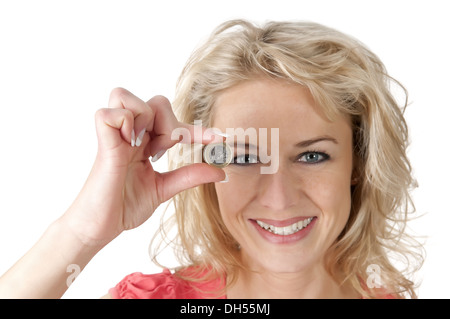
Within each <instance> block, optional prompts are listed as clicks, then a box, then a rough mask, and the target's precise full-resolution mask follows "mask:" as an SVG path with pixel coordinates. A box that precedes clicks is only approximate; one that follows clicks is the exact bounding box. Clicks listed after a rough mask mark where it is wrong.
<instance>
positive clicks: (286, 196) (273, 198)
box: [258, 166, 301, 211]
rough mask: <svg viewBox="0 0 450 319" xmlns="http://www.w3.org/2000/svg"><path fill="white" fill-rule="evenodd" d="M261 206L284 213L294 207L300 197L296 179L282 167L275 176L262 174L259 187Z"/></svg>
mask: <svg viewBox="0 0 450 319" xmlns="http://www.w3.org/2000/svg"><path fill="white" fill-rule="evenodd" d="M258 190H259V191H258V199H259V202H260V204H261V205H262V206H263V207H265V208H267V209H270V210H273V211H284V210H286V209H288V208H290V207H292V206H294V205H296V202H297V200H298V197H299V196H300V194H299V192H301V190H299V189H298V183H296V182H295V177H294V176H293V175H292V174H289V172H287V171H285V170H284V169H283V168H282V167H281V166H280V167H279V169H278V171H277V172H276V173H275V174H262V175H261V180H260V185H259V187H258Z"/></svg>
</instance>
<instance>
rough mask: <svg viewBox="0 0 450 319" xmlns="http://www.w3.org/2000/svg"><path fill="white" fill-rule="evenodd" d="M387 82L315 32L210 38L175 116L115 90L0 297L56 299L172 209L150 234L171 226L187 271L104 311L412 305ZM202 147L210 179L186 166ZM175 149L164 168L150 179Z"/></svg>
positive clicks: (351, 45)
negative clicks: (324, 301) (88, 146)
mask: <svg viewBox="0 0 450 319" xmlns="http://www.w3.org/2000/svg"><path fill="white" fill-rule="evenodd" d="M392 84H397V85H399V83H397V82H396V81H395V80H393V79H392V78H390V77H389V76H388V75H387V71H386V70H385V68H384V66H383V64H382V63H381V61H380V60H379V59H378V58H377V56H376V55H374V54H373V53H372V52H371V51H369V50H368V49H367V48H366V47H365V46H364V45H362V44H361V43H360V42H359V41H357V40H355V39H353V38H351V37H349V36H347V35H345V34H342V33H340V32H338V31H336V30H333V29H330V28H327V27H325V26H322V25H319V24H314V23H304V22H269V23H266V24H265V25H263V26H261V27H259V26H256V25H254V24H251V23H249V22H247V21H243V20H233V21H229V22H226V23H224V24H222V25H220V26H219V27H218V28H217V29H216V30H215V31H214V33H213V34H212V35H211V37H210V38H209V39H208V40H207V41H206V43H204V45H202V46H201V47H199V48H198V49H197V50H196V51H195V52H194V53H193V55H192V56H191V58H190V59H189V61H188V63H187V65H186V67H185V68H184V70H183V72H182V74H181V77H180V79H179V82H178V87H177V94H176V98H175V100H174V103H173V106H174V110H175V112H176V113H177V115H178V118H177V117H176V115H175V113H174V111H173V109H172V105H171V104H170V102H169V101H168V100H167V99H166V98H165V97H162V96H155V97H154V98H152V99H150V100H149V101H147V102H144V101H142V100H141V99H139V98H137V97H136V96H135V95H133V94H132V93H130V92H129V91H127V90H125V89H122V88H117V89H114V90H113V91H112V92H111V96H110V101H109V108H105V109H100V110H98V112H97V113H96V116H95V118H96V128H97V138H98V153H97V157H96V159H95V162H94V165H93V168H92V170H91V173H90V175H89V177H88V179H87V181H86V183H85V185H84V186H83V188H82V190H81V192H80V194H79V195H78V197H77V198H76V200H75V201H74V202H73V204H72V205H71V206H70V208H69V209H68V210H67V211H66V213H65V214H64V215H63V216H61V217H60V218H59V219H58V220H56V221H55V222H54V223H53V224H52V225H51V226H50V227H49V228H48V230H47V231H46V232H45V233H44V235H43V236H42V238H41V239H40V240H39V241H38V242H37V243H36V245H35V246H34V247H33V248H32V249H31V250H30V251H29V252H28V253H27V254H25V256H24V257H23V258H22V259H20V260H19V261H18V262H17V263H16V264H15V265H14V266H13V267H12V268H11V269H10V270H9V271H8V272H7V273H5V274H4V275H3V276H2V277H1V278H0V297H20V298H24V297H60V296H61V295H62V294H63V293H64V292H65V291H66V289H67V288H68V286H69V284H70V283H71V282H72V281H73V280H72V276H71V280H68V278H67V271H68V269H72V270H73V269H76V273H77V274H78V273H79V272H80V271H81V270H82V269H83V268H84V267H85V266H86V264H87V263H88V262H89V261H90V260H91V259H92V258H93V256H94V255H95V254H97V253H98V252H99V251H100V250H101V249H102V248H103V247H104V246H105V245H107V244H108V243H110V242H111V241H112V240H113V239H114V238H116V237H117V236H118V235H119V234H121V233H122V232H123V231H125V230H129V229H133V228H136V227H138V226H139V225H141V224H142V223H144V222H145V221H147V220H148V219H149V218H150V217H151V215H152V214H153V212H154V211H155V209H156V208H157V207H158V206H159V205H160V204H162V203H163V202H165V201H168V200H170V199H173V203H174V207H175V215H174V217H173V219H171V220H169V221H168V223H167V224H165V225H163V226H162V227H161V228H160V233H159V234H157V235H161V236H162V239H163V240H166V239H167V238H166V236H168V234H171V232H170V229H169V227H170V226H171V225H176V227H177V232H176V235H175V236H176V237H175V238H174V239H173V240H172V238H168V239H167V240H168V241H169V242H171V243H173V244H174V245H175V247H174V248H175V251H176V252H177V253H178V259H179V262H180V264H181V266H180V267H179V268H177V269H174V270H175V271H174V272H171V271H170V270H169V269H168V268H166V269H164V271H163V272H162V273H159V274H150V275H145V274H142V273H132V274H130V275H128V276H126V277H125V278H124V279H123V280H122V281H120V282H119V283H118V284H117V285H116V286H115V287H113V288H111V289H110V290H109V294H108V295H107V297H113V298H392V297H394V298H402V297H408V296H409V297H416V294H415V291H414V289H415V286H414V283H413V282H412V281H411V280H410V278H409V275H410V273H408V272H407V271H410V272H414V271H415V270H416V269H417V267H419V266H420V265H421V263H422V251H421V249H420V248H421V247H420V246H419V245H418V244H416V242H415V241H414V240H413V239H412V238H411V237H409V236H408V235H407V234H406V233H405V225H406V221H407V219H408V217H409V213H410V212H411V211H412V210H413V208H414V206H413V204H412V201H411V198H410V195H409V191H410V189H411V188H412V187H413V186H414V179H413V178H412V176H411V168H410V164H409V161H408V158H407V156H406V147H407V144H408V130H407V126H406V123H405V120H404V118H403V107H402V106H401V105H399V104H398V103H397V101H396V100H395V99H394V98H393V96H392V94H391V92H390V85H392ZM399 86H400V87H401V85H399ZM405 105H406V104H405ZM200 122H201V123H202V125H203V127H201V126H199V125H196V123H200ZM221 132H227V134H223V133H221ZM232 132H233V133H234V134H230V133H232ZM174 133H175V134H174ZM174 136H175V137H176V138H173V137H174ZM179 143H184V145H187V147H184V148H183V149H182V152H181V153H180V152H179V150H178V152H173V150H175V148H174V146H175V145H177V144H178V145H181V144H179ZM199 144H202V145H200V146H201V149H202V150H204V153H203V155H204V156H206V158H207V162H208V163H209V164H211V165H208V164H206V163H200V162H196V163H194V164H192V163H191V162H190V160H191V158H192V157H191V156H190V152H191V151H192V150H191V149H193V150H194V151H195V149H197V150H198V149H199V148H198V146H199ZM169 149H171V151H170V152H169V153H170V158H171V168H172V169H173V170H171V171H170V172H165V173H159V172H156V171H154V169H153V166H152V163H153V162H154V161H156V160H158V159H159V158H161V156H162V155H163V154H164V153H165V152H166V151H167V150H169ZM184 152H186V153H187V154H184ZM186 155H187V156H186ZM150 157H152V158H151V161H149V158H150ZM200 157H201V156H200ZM174 221H175V223H173V222H174ZM155 240H161V237H160V236H156V237H155ZM154 243H155V244H157V243H158V241H154ZM159 243H161V241H159ZM159 247H161V246H160V245H154V246H153V248H154V251H153V253H154V254H153V255H154V260H155V262H157V263H158V256H159V255H158V253H159V252H160V250H159ZM415 249H417V250H415ZM398 257H400V259H399V260H402V261H405V265H406V266H411V267H410V268H409V269H406V268H405V269H400V268H397V267H400V266H401V265H400V264H398V263H397V264H394V263H393V261H392V260H393V259H392V258H398ZM36 273H38V274H39V276H34V274H36ZM186 310H187V309H186Z"/></svg>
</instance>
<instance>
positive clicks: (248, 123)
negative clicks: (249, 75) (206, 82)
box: [212, 79, 350, 137]
mask: <svg viewBox="0 0 450 319" xmlns="http://www.w3.org/2000/svg"><path fill="white" fill-rule="evenodd" d="M213 114H214V116H213V119H212V126H214V127H218V128H220V129H222V130H224V129H226V128H227V127H234V128H235V127H242V128H244V129H245V128H250V127H254V128H272V127H277V128H279V129H280V135H281V136H289V135H292V134H295V135H298V134H299V133H302V135H306V136H308V137H309V135H317V134H319V135H322V134H329V135H330V134H331V135H336V134H338V133H340V131H342V130H343V129H347V130H348V128H349V127H350V120H349V118H347V117H344V116H340V117H337V118H336V119H335V120H334V121H330V120H329V119H328V118H327V117H326V115H325V113H324V112H323V111H322V109H321V108H320V107H318V106H317V105H316V103H315V101H314V99H313V97H312V95H311V93H310V92H309V90H308V89H307V88H306V87H304V86H301V85H299V84H293V83H289V82H287V81H284V80H271V79H263V80H254V81H248V82H244V83H241V84H239V85H237V86H234V87H232V88H230V89H228V90H225V91H224V92H222V93H221V94H220V95H219V96H218V98H217V100H216V104H215V106H214V113H213Z"/></svg>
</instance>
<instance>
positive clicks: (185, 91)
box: [155, 20, 423, 298]
mask: <svg viewBox="0 0 450 319" xmlns="http://www.w3.org/2000/svg"><path fill="white" fill-rule="evenodd" d="M264 76H265V77H270V78H275V79H283V80H287V81H291V82H294V83H297V84H300V85H302V86H305V87H307V88H308V89H309V90H310V92H311V94H312V96H313V97H314V99H315V101H316V103H317V104H318V105H320V106H321V107H322V108H323V110H324V111H325V112H326V114H327V116H329V118H330V119H333V118H334V117H335V116H337V115H338V114H346V115H347V116H350V118H351V119H352V125H353V145H354V158H355V162H356V172H357V174H356V175H357V177H358V182H357V184H356V185H354V186H352V206H351V212H350V217H349V220H348V222H347V225H346V226H345V228H344V230H343V231H342V233H341V234H340V235H339V237H338V238H337V239H336V241H335V243H334V244H333V245H332V246H331V247H330V248H329V250H328V254H327V259H326V262H327V269H328V271H329V272H330V274H331V275H332V276H334V278H336V280H338V276H337V274H338V273H339V274H344V279H343V281H345V282H350V283H351V284H352V286H353V287H354V288H355V289H356V290H357V291H358V292H360V293H361V295H362V296H364V297H369V298H370V297H373V298H376V297H379V296H380V295H381V294H382V293H380V290H379V289H376V288H372V287H371V286H370V285H369V286H368V285H366V283H367V282H368V281H367V280H368V276H369V275H370V274H368V273H367V269H368V267H369V266H371V265H377V267H379V270H380V274H381V277H382V280H383V286H384V289H383V293H386V292H387V293H390V294H392V295H394V296H396V297H407V296H409V297H413V298H415V297H416V293H415V291H414V289H415V285H414V283H413V282H412V281H411V279H408V277H411V275H412V274H413V273H414V272H415V271H416V270H417V269H418V268H419V267H420V266H421V264H422V263H423V251H422V247H421V245H420V244H419V243H418V242H417V241H415V240H414V239H413V238H412V237H410V236H408V235H407V233H406V232H405V227H406V222H407V220H408V219H409V215H410V214H411V213H412V212H414V205H413V202H412V200H411V197H410V191H411V189H412V188H413V187H415V186H416V183H415V180H414V179H413V177H412V172H411V165H410V162H409V160H408V158H407V155H406V149H407V146H408V129H407V124H406V121H405V119H404V114H403V113H404V109H405V107H406V105H407V92H406V90H405V89H404V88H403V86H402V85H401V84H400V83H399V82H397V81H396V80H394V79H393V78H392V77H390V76H389V75H388V74H387V72H386V69H385V66H384V65H383V63H382V62H381V61H380V59H379V58H378V57H377V56H376V55H375V54H373V53H372V52H371V51H370V50H369V49H368V48H367V47H366V46H364V45H363V44H362V43H360V42H359V41H358V40H356V39H354V38H352V37H350V36H348V35H346V34H343V33H341V32H339V31H336V30H334V29H331V28H328V27H325V26H323V25H320V24H316V23H310V22H268V23H266V24H264V25H263V26H261V27H259V26H257V25H255V24H252V23H250V22H248V21H244V20H233V21H228V22H225V23H223V24H222V25H220V26H219V27H218V28H217V29H216V30H215V31H214V32H213V33H212V35H211V36H210V38H209V39H208V40H207V41H206V42H205V43H204V44H203V45H202V46H200V47H199V48H198V49H197V50H196V51H195V52H194V53H193V54H192V56H191V57H190V59H189V60H188V62H187V64H186V66H185V68H184V70H183V72H182V74H181V76H180V78H179V81H178V84H177V93H176V97H175V100H174V102H173V106H174V109H175V111H176V113H177V116H178V118H179V120H180V121H183V122H186V123H191V124H193V123H194V121H195V120H201V121H202V124H203V125H204V126H208V125H210V124H211V121H212V119H213V117H214V104H215V101H216V98H217V97H218V95H219V94H220V93H221V92H223V91H224V90H226V89H228V88H230V87H233V86H235V85H237V84H239V83H242V82H243V81H251V80H254V79H256V78H261V77H264ZM392 85H396V87H397V88H400V89H401V90H402V91H403V92H404V94H405V96H404V97H405V103H404V104H402V105H399V103H397V101H396V99H395V98H394V96H393V93H392V92H391V90H392V88H391V86H392ZM181 165H183V163H180V162H179V161H177V165H176V166H181ZM170 168H171V169H173V168H175V166H174V165H171V166H170ZM173 204H174V207H175V215H174V217H175V219H176V225H177V227H178V232H177V235H176V238H175V239H174V240H173V241H172V243H176V244H178V245H179V249H177V252H178V258H179V261H180V263H181V264H182V265H184V267H186V266H192V265H194V266H197V267H194V268H196V269H198V270H199V271H198V272H197V274H194V273H192V272H190V276H187V277H188V278H187V279H191V280H199V278H196V277H197V276H198V274H200V273H202V274H204V273H205V269H208V270H209V271H208V272H207V273H208V274H209V277H210V278H211V277H212V276H223V275H224V274H226V276H227V281H228V284H232V282H233V278H235V275H236V269H237V268H236V267H243V265H241V264H240V262H239V259H238V258H237V248H236V241H235V240H234V238H233V237H232V236H231V235H230V233H229V232H228V230H227V228H226V227H225V225H224V223H223V221H222V218H221V215H220V211H219V208H218V202H217V195H216V192H215V188H214V184H207V185H202V186H200V187H196V188H193V189H189V190H187V191H185V192H183V193H180V194H178V195H177V196H175V197H174V199H173ZM166 226H167V225H166ZM162 234H163V235H165V236H167V232H166V229H165V228H162ZM396 257H399V258H398V259H396V260H400V261H402V262H404V263H403V264H404V265H405V267H404V269H400V270H399V269H397V267H396V265H397V266H398V262H397V263H396V264H395V265H394V263H393V260H394V258H396ZM155 260H156V257H155ZM339 278H341V279H340V280H342V277H340V276H339ZM201 279H202V280H203V279H207V278H206V277H205V278H201Z"/></svg>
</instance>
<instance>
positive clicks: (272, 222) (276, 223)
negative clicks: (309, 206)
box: [252, 216, 316, 227]
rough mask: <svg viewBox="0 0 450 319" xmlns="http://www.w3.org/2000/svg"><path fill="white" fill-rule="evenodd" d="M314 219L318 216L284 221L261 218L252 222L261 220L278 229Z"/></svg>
mask: <svg viewBox="0 0 450 319" xmlns="http://www.w3.org/2000/svg"><path fill="white" fill-rule="evenodd" d="M314 217H316V216H299V217H293V218H289V219H283V220H276V219H261V218H255V219H252V220H254V221H257V220H259V221H262V222H263V223H266V224H270V225H273V226H276V227H286V226H289V225H292V224H294V223H298V222H299V221H303V220H305V219H308V218H314Z"/></svg>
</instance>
